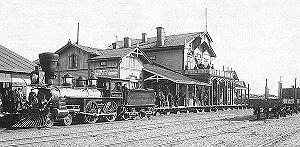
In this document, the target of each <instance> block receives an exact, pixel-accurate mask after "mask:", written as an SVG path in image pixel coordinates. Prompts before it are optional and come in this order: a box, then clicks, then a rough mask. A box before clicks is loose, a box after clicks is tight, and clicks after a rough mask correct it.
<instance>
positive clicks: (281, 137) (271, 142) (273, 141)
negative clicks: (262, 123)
mask: <svg viewBox="0 0 300 147" xmlns="http://www.w3.org/2000/svg"><path fill="white" fill-rule="evenodd" d="M298 132H300V128H298V129H294V130H292V131H290V132H287V133H285V134H282V135H279V136H277V137H275V138H271V139H269V140H266V141H264V142H263V143H262V144H259V145H258V147H268V146H270V147H271V146H272V147H273V146H275V145H276V144H280V143H282V142H283V141H285V140H287V139H288V138H289V137H291V136H292V135H294V134H296V133H298Z"/></svg>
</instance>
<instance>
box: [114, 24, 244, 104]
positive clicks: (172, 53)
mask: <svg viewBox="0 0 300 147" xmlns="http://www.w3.org/2000/svg"><path fill="white" fill-rule="evenodd" d="M156 30H157V36H156V37H150V38H147V34H146V33H142V36H141V38H140V39H130V38H128V39H129V40H130V41H129V42H130V43H131V44H129V45H127V44H126V43H124V41H125V40H124V41H117V42H116V43H115V45H114V43H113V44H112V47H114V46H116V47H119V48H123V47H124V46H125V45H127V46H132V47H136V46H138V47H139V48H140V49H141V50H142V51H143V52H145V53H146V55H147V56H148V57H149V58H150V59H151V61H152V62H153V63H155V64H158V65H161V66H163V67H165V68H167V69H169V70H172V71H174V72H177V73H180V74H182V75H185V76H188V77H190V78H193V79H195V80H197V81H199V82H202V83H206V84H201V85H205V86H199V87H197V86H196V88H195V87H194V86H192V87H191V88H187V89H189V90H188V94H185V95H189V96H185V97H186V99H187V100H185V101H187V102H189V103H188V104H190V105H192V106H197V105H199V104H200V105H234V104H235V101H237V99H239V98H241V97H240V96H239V95H241V93H242V92H244V93H245V95H246V93H247V92H248V93H249V91H248V89H247V87H242V88H241V87H240V86H238V85H237V84H235V83H237V82H238V81H239V79H238V78H237V75H236V73H235V71H233V70H232V69H229V68H228V69H224V67H223V70H217V69H215V68H214V65H213V63H212V59H213V58H216V53H215V52H214V50H213V48H212V46H211V43H212V42H213V41H212V39H211V37H210V35H209V33H208V32H207V31H204V32H194V33H186V34H178V35H168V36H167V35H166V33H165V31H164V28H163V27H157V28H156ZM146 80H147V79H146ZM188 87H189V86H188ZM195 91H200V92H195ZM196 93H199V94H198V95H197V94H196ZM181 97H182V96H181ZM199 101H200V103H198V102H199ZM197 103H198V104H197Z"/></svg>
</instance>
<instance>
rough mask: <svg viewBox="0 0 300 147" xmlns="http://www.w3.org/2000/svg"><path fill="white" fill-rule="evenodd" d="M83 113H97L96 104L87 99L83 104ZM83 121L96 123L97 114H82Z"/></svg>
mask: <svg viewBox="0 0 300 147" xmlns="http://www.w3.org/2000/svg"><path fill="white" fill-rule="evenodd" d="M85 113H91V114H94V113H98V105H97V103H96V102H94V101H89V102H88V103H87V104H86V105H85ZM84 121H85V122H86V123H89V124H92V123H96V122H97V121H98V116H94V115H85V116H84Z"/></svg>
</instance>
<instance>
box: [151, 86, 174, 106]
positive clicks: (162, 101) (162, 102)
mask: <svg viewBox="0 0 300 147" xmlns="http://www.w3.org/2000/svg"><path fill="white" fill-rule="evenodd" d="M156 103H157V106H158V107H173V106H175V107H177V106H178V103H179V95H173V94H172V93H171V92H167V93H166V94H165V93H164V92H163V91H162V90H160V89H159V90H158V93H156Z"/></svg>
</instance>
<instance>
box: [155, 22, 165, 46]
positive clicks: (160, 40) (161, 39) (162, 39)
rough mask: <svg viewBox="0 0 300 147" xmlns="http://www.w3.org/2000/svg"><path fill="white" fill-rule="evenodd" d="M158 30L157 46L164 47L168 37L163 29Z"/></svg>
mask: <svg viewBox="0 0 300 147" xmlns="http://www.w3.org/2000/svg"><path fill="white" fill-rule="evenodd" d="M156 30H157V36H156V37H157V40H156V46H163V45H164V43H165V37H166V34H165V30H164V28H163V27H157V28H156Z"/></svg>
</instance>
